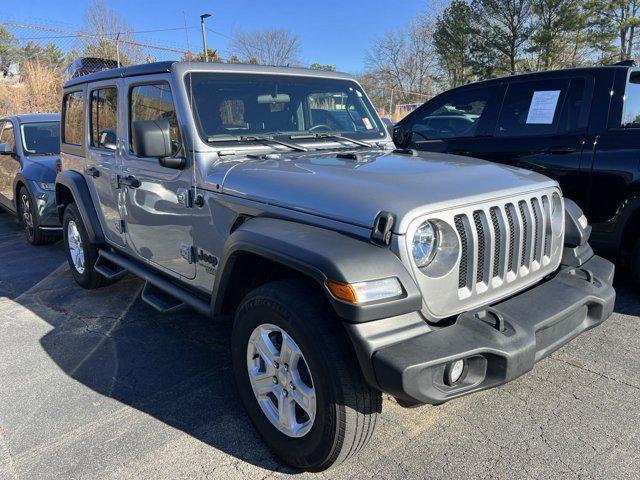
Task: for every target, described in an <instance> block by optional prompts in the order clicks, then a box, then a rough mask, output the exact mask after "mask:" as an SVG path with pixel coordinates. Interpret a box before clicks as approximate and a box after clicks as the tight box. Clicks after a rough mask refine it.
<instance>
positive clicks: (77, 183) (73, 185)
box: [56, 170, 104, 244]
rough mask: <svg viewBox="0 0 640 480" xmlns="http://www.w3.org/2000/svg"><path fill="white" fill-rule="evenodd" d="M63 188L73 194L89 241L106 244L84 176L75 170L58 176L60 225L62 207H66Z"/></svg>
mask: <svg viewBox="0 0 640 480" xmlns="http://www.w3.org/2000/svg"><path fill="white" fill-rule="evenodd" d="M62 187H66V188H67V189H68V190H69V191H70V192H71V196H72V197H73V201H74V203H75V204H76V206H77V207H78V211H79V212H80V216H81V217H82V222H83V223H84V226H85V228H86V229H87V234H88V235H89V240H90V241H91V242H92V243H97V244H101V243H104V232H103V231H102V226H101V225H100V220H98V214H97V213H96V209H95V206H94V205H93V200H92V198H91V194H90V193H89V186H88V185H87V181H86V180H85V178H84V176H83V175H82V174H80V173H78V172H75V171H73V170H63V171H62V172H60V173H58V175H57V176H56V204H57V205H58V209H59V212H60V223H62V207H63V206H64V197H63V194H62Z"/></svg>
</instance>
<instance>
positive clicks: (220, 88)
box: [187, 72, 385, 142]
mask: <svg viewBox="0 0 640 480" xmlns="http://www.w3.org/2000/svg"><path fill="white" fill-rule="evenodd" d="M187 89H189V90H190V98H192V108H193V114H194V117H195V120H196V124H197V125H198V129H199V131H200V134H201V136H202V138H203V139H204V140H205V141H208V142H216V141H225V140H228V141H233V138H234V137H242V136H251V135H261V136H282V137H289V136H295V135H306V134H313V133H326V134H340V135H345V136H351V137H353V138H362V139H367V138H370V139H372V138H380V137H381V136H384V135H385V134H384V130H383V127H382V125H381V124H380V122H379V120H378V117H377V115H376V113H375V110H374V108H373V106H372V105H371V104H370V102H369V101H368V100H367V98H366V96H365V95H364V93H363V92H362V91H361V89H360V87H359V86H358V85H357V84H356V83H355V82H353V81H350V80H342V79H334V78H313V77H311V78H308V77H302V76H286V75H260V74H258V75H247V74H242V75H237V74H233V73H225V74H220V73H208V72H194V73H191V74H189V75H188V77H187Z"/></svg>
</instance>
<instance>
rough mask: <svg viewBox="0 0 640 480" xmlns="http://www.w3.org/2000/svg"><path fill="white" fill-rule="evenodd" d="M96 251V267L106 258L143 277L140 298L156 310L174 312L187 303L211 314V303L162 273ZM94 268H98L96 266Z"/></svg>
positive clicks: (125, 258) (108, 252)
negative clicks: (143, 282)
mask: <svg viewBox="0 0 640 480" xmlns="http://www.w3.org/2000/svg"><path fill="white" fill-rule="evenodd" d="M98 253H99V257H98V261H97V262H96V267H97V265H99V264H101V262H104V261H105V260H106V261H107V262H108V263H111V264H113V265H114V266H116V267H118V268H120V269H123V270H124V271H125V274H126V272H127V271H128V272H131V273H133V274H134V275H135V276H137V277H140V278H141V279H143V280H144V281H145V286H144V289H143V290H142V300H144V301H145V302H146V303H148V304H149V305H151V306H152V307H154V308H156V309H157V310H159V311H161V312H175V311H176V310H178V309H180V308H182V307H183V306H184V305H189V306H190V307H191V308H193V309H194V310H196V311H197V312H198V313H201V314H203V315H207V316H211V305H210V304H209V302H207V301H206V300H204V299H202V298H201V297H198V296H197V295H194V294H193V293H191V292H190V291H189V290H187V289H185V288H182V287H180V286H179V285H176V284H175V283H172V282H170V281H169V280H167V279H166V278H165V277H163V276H162V275H160V274H158V273H155V272H154V271H152V270H151V269H150V268H149V267H146V266H144V265H142V264H140V263H139V262H136V261H135V260H132V259H130V258H128V257H125V256H124V255H120V254H119V253H116V252H110V251H107V250H100V251H99V252H98ZM101 259H102V260H101ZM112 268H113V267H112ZM96 270H98V269H97V268H96ZM98 272H99V273H100V274H101V275H103V273H102V271H101V270H98ZM105 272H106V273H108V271H107V270H105ZM118 272H119V271H118ZM118 274H119V273H118ZM105 276H106V275H105ZM107 278H109V277H107Z"/></svg>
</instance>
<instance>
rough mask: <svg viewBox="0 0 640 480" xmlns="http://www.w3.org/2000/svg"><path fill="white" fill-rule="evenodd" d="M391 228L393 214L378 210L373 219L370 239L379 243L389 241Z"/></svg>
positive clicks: (382, 243)
mask: <svg viewBox="0 0 640 480" xmlns="http://www.w3.org/2000/svg"><path fill="white" fill-rule="evenodd" d="M392 228H393V215H392V214H391V213H390V212H379V213H378V215H376V219H375V220H374V221H373V228H372V229H371V240H372V241H373V242H374V243H378V244H381V245H389V244H390V243H391V229H392Z"/></svg>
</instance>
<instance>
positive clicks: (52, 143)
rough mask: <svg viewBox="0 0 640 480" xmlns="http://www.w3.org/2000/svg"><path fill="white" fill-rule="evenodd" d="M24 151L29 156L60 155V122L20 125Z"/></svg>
mask: <svg viewBox="0 0 640 480" xmlns="http://www.w3.org/2000/svg"><path fill="white" fill-rule="evenodd" d="M20 136H21V137H22V149H23V150H24V151H25V153H27V154H28V155H57V154H59V153H60V122H36V123H23V124H21V125H20Z"/></svg>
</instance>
